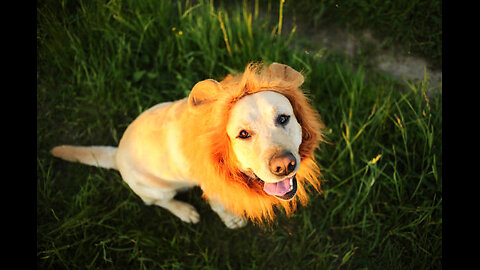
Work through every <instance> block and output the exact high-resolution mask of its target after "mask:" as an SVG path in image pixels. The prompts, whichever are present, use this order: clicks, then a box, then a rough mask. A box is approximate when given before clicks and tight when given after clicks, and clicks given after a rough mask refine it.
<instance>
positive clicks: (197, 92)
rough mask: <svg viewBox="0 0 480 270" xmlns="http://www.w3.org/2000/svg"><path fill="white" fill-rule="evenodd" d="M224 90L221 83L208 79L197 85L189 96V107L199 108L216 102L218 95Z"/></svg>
mask: <svg viewBox="0 0 480 270" xmlns="http://www.w3.org/2000/svg"><path fill="white" fill-rule="evenodd" d="M221 90H222V86H221V85H220V83H219V82H217V81H215V80H212V79H207V80H204V81H201V82H198V83H197V84H195V86H194V87H193V88H192V91H190V95H189V96H188V105H189V106H193V107H195V106H198V105H201V104H205V103H209V102H211V101H213V100H215V97H216V96H217V93H218V92H220V91H221Z"/></svg>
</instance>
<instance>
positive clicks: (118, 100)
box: [37, 0, 442, 269]
mask: <svg viewBox="0 0 480 270" xmlns="http://www.w3.org/2000/svg"><path fill="white" fill-rule="evenodd" d="M283 8H284V13H285V12H286V11H285V10H286V8H287V7H286V6H284V7H283ZM37 11H38V12H37V16H38V17H37V20H38V29H37V48H38V58H37V63H38V64H37V70H38V71H37V78H38V87H37V112H38V114H37V177H38V179H37V264H38V266H39V268H41V269H46V268H54V269H57V268H67V269H76V268H100V269H104V268H107V269H137V268H140V269H163V268H168V269H198V268H213V269H225V268H227V269H239V268H240V269H367V268H368V269H438V268H440V267H441V264H442V263H441V259H442V252H441V251H442V173H441V172H442V144H441V142H442V130H441V125H442V118H441V116H442V105H441V95H439V94H435V93H434V94H432V95H428V96H427V95H426V92H427V91H428V90H430V87H429V80H428V76H427V77H426V78H425V79H424V80H423V81H422V82H419V83H413V82H412V83H410V84H409V85H405V84H402V83H399V82H396V81H395V80H394V79H393V78H391V77H388V76H385V75H382V74H377V73H374V72H372V71H371V70H369V69H367V68H366V67H363V66H362V65H356V64H355V65H353V64H352V63H350V62H348V60H346V58H343V57H341V56H339V55H337V54H330V53H329V52H325V51H324V50H322V51H321V52H322V53H316V54H315V53H311V54H306V53H305V51H304V50H300V49H297V44H296V43H295V42H296V35H295V33H294V32H289V31H288V29H286V28H283V29H282V30H281V31H282V35H278V30H279V23H278V13H275V14H272V16H268V17H262V16H256V12H255V9H249V8H247V6H246V5H243V6H240V8H238V9H232V10H226V9H223V8H215V7H214V6H213V5H212V4H211V3H210V2H207V1H200V2H193V3H191V2H189V1H186V2H182V4H181V3H180V2H173V3H171V2H170V1H149V0H146V1H118V0H116V1H110V2H105V1H58V2H52V1H41V2H40V3H39V4H38V10H37ZM219 16H221V21H220V20H219ZM283 16H284V17H285V16H287V15H286V13H285V14H283ZM227 43H228V47H227ZM253 60H264V61H276V62H281V63H285V64H288V65H290V66H292V67H293V68H295V69H297V70H302V71H303V72H304V74H305V76H306V81H305V84H304V85H303V88H304V89H305V91H306V92H307V93H308V95H309V96H310V97H311V99H312V103H313V105H314V106H315V107H316V109H317V110H318V111H319V112H320V114H321V115H322V118H323V120H324V122H325V124H326V126H327V129H326V135H327V136H326V138H327V140H328V141H329V143H328V144H322V146H321V151H319V152H317V158H318V163H319V165H320V167H321V168H322V172H323V179H324V180H325V182H324V183H323V191H324V192H323V194H321V195H320V194H312V196H311V202H310V204H309V205H308V206H307V207H301V208H300V209H299V210H298V211H297V212H296V214H295V215H294V216H293V217H291V218H287V217H285V215H283V214H282V213H279V218H278V220H277V221H276V223H275V224H273V225H272V226H270V227H261V226H254V225H252V224H249V225H248V226H247V227H245V228H243V229H240V230H229V229H227V228H226V227H225V226H224V225H223V223H222V222H221V221H220V219H219V218H218V217H217V216H216V214H215V213H214V212H213V211H211V210H210V208H209V206H208V205H207V204H206V203H205V202H204V201H202V199H201V198H200V196H201V191H200V190H199V189H198V188H195V189H193V190H191V191H188V192H186V193H182V194H180V195H179V198H180V199H181V200H185V201H188V202H190V203H192V204H193V205H194V206H195V207H196V208H197V209H198V211H199V213H200V215H201V221H200V223H198V224H196V225H190V224H185V223H182V222H181V221H180V220H178V219H177V218H176V217H174V216H173V215H171V214H170V213H169V212H167V211H166V210H163V209H161V208H158V207H153V206H145V205H144V204H143V203H142V201H141V200H140V199H139V198H138V197H137V196H136V195H135V194H134V193H133V192H132V191H130V190H129V188H128V186H127V185H126V184H124V183H123V182H122V179H121V177H120V175H119V173H118V172H116V171H114V170H104V169H99V168H95V167H89V166H84V165H80V164H76V163H68V162H65V161H61V160H58V159H54V158H53V157H51V156H50V155H49V153H48V151H49V150H50V149H51V147H53V146H55V145H58V144H81V145H93V144H96V145H116V144H117V143H118V141H119V139H120V138H121V136H122V133H123V132H124V130H125V128H126V127H127V125H128V124H129V123H130V122H131V121H132V120H133V119H135V117H136V116H137V115H138V114H139V113H140V112H142V111H144V110H145V109H147V108H149V107H150V106H153V105H155V104H157V103H159V102H162V101H167V100H175V99H178V98H182V97H184V96H186V95H187V94H188V92H189V90H190V89H191V87H192V86H193V85H194V84H195V83H196V82H197V81H199V80H202V79H205V78H214V79H217V80H220V79H221V78H222V77H223V76H225V75H227V74H228V73H230V72H233V71H241V70H242V69H243V68H244V67H245V65H246V64H247V62H249V61H253ZM380 155H381V156H380ZM376 158H377V159H376Z"/></svg>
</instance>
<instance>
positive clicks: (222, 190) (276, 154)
mask: <svg viewBox="0 0 480 270" xmlns="http://www.w3.org/2000/svg"><path fill="white" fill-rule="evenodd" d="M303 82H304V77H303V75H302V74H301V73H300V72H298V71H296V70H294V69H293V68H291V67H289V66H287V65H284V64H279V63H272V64H270V65H268V66H267V65H266V64H264V63H250V64H248V65H247V67H246V69H245V70H244V72H243V73H240V74H236V75H232V74H230V75H227V76H226V77H225V78H224V79H223V80H222V81H220V82H218V81H216V80H213V79H207V80H204V81H200V82H198V83H197V84H196V85H195V86H194V87H193V88H192V90H191V92H190V94H189V96H188V97H186V98H184V99H181V100H177V101H174V102H165V103H160V104H158V105H155V106H153V107H152V108H150V109H148V110H146V111H145V112H143V113H141V114H140V115H139V116H138V118H136V119H135V120H134V121H133V122H132V123H131V124H130V125H129V126H128V127H127V129H126V130H125V132H124V134H123V137H122V138H121V140H120V143H119V145H118V147H112V146H88V147H83V146H70V145H61V146H57V147H54V148H53V149H52V150H51V154H52V155H53V156H55V157H59V158H62V159H65V160H67V161H72V162H80V163H84V164H87V165H92V166H98V167H103V168H110V169H116V170H118V171H119V172H120V174H121V176H122V179H123V180H124V181H125V182H126V183H127V184H128V186H129V187H130V188H131V189H132V190H133V191H134V192H135V193H136V194H137V195H138V196H139V197H140V198H141V199H142V200H143V202H144V203H145V204H147V205H157V206H160V207H163V208H165V209H167V210H168V211H170V212H171V213H172V214H174V215H175V216H177V217H178V218H180V219H181V220H182V221H184V222H188V223H197V222H199V220H200V217H199V214H198V212H197V211H196V210H195V208H194V207H193V206H192V205H190V204H188V203H185V202H182V201H179V200H176V199H174V196H175V195H176V194H177V192H179V191H182V190H185V189H187V188H190V187H193V186H196V185H198V186H200V188H201V189H202V192H203V195H202V197H203V198H204V199H206V200H207V201H208V202H209V204H210V206H211V208H212V210H214V211H215V212H216V213H217V214H218V216H219V217H220V219H221V220H222V221H223V222H224V224H225V225H226V226H227V227H228V228H231V229H235V228H241V227H243V226H245V225H246V224H247V221H248V220H251V221H252V222H255V223H263V222H268V221H273V220H274V218H275V215H276V214H275V209H276V208H280V209H284V210H285V212H286V214H287V215H288V216H289V215H290V214H291V213H293V211H294V210H295V209H296V208H297V202H300V204H302V205H306V204H307V202H308V197H307V189H306V187H307V184H308V185H310V186H312V187H313V188H314V189H316V190H317V191H318V192H321V189H320V181H319V180H318V177H319V176H320V169H319V167H318V166H317V164H316V161H315V156H314V152H315V150H316V149H317V148H319V144H320V143H321V142H322V141H323V135H322V130H323V129H324V124H323V122H322V121H321V119H320V115H319V114H318V113H317V112H316V111H315V109H314V108H313V107H312V106H311V105H310V103H309V101H308V99H307V97H306V96H305V95H304V93H303V92H302V90H300V88H299V87H300V86H301V85H302V84H303Z"/></svg>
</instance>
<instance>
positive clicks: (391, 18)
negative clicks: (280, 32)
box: [286, 0, 442, 69]
mask: <svg viewBox="0 0 480 270" xmlns="http://www.w3.org/2000/svg"><path fill="white" fill-rule="evenodd" d="M286 10H287V11H288V12H289V14H290V15H291V16H295V17H296V18H297V20H298V21H302V22H303V23H305V24H306V26H308V28H313V29H322V28H325V27H332V26H337V27H341V28H346V29H347V30H349V31H350V32H351V33H356V32H357V31H358V30H367V29H368V30H370V31H372V32H373V34H374V36H375V37H376V38H377V39H378V40H379V41H380V42H381V43H382V46H383V47H384V48H393V47H396V48H397V51H399V50H398V49H400V51H402V50H403V51H404V53H408V54H412V55H419V56H422V57H425V58H426V59H427V60H428V61H429V63H430V65H431V66H432V67H433V68H435V69H441V68H442V1H441V0H427V1H425V0H414V1H403V0H371V1H336V0H327V1H316V0H303V1H287V8H286Z"/></svg>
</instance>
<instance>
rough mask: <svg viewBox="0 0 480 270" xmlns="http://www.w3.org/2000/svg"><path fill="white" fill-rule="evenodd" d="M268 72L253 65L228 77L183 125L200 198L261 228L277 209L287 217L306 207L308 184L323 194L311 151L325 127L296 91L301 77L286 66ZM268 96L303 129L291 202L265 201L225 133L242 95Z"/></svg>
mask: <svg viewBox="0 0 480 270" xmlns="http://www.w3.org/2000/svg"><path fill="white" fill-rule="evenodd" d="M272 66H273V64H272ZM272 66H270V67H265V66H264V65H263V64H252V63H251V64H249V65H248V66H247V67H246V69H245V71H244V73H242V74H238V75H235V76H232V75H228V76H227V77H226V78H225V79H224V80H222V81H221V82H220V85H221V89H220V91H218V92H217V93H215V94H214V95H213V100H212V102H209V103H208V104H205V105H201V106H198V108H194V109H192V108H189V109H191V113H190V114H188V115H189V116H188V119H185V121H184V122H186V123H185V127H184V128H185V129H184V134H185V136H184V141H183V145H184V146H185V148H184V150H185V151H186V156H187V157H188V158H189V159H190V160H189V161H190V164H191V167H190V170H191V173H192V175H195V176H196V179H195V180H197V181H198V182H199V185H200V186H201V188H202V190H203V197H204V198H206V199H209V198H215V199H217V200H219V201H220V202H221V203H222V204H223V205H224V206H225V208H226V209H227V210H229V211H231V212H232V213H234V214H236V215H239V216H243V217H246V218H249V219H250V220H252V221H254V222H260V223H261V222H263V221H272V220H273V219H274V217H275V212H274V208H275V207H278V208H283V209H284V210H285V212H286V214H287V215H290V214H291V213H292V212H293V211H294V210H295V209H296V207H297V201H299V202H300V204H302V205H305V204H306V203H307V202H308V196H307V192H306V189H305V186H306V185H305V184H306V183H308V184H310V185H311V186H313V187H314V188H315V189H316V190H317V191H318V192H320V191H321V190H320V182H319V181H318V179H317V178H318V176H319V175H320V169H319V168H318V166H317V164H316V162H315V156H314V151H315V149H316V148H318V147H319V143H320V141H322V133H321V130H322V129H323V127H324V126H323V123H322V122H321V120H320V116H319V115H318V113H317V112H316V111H315V110H314V109H313V107H312V106H311V105H310V104H309V102H308V100H307V98H306V97H305V95H304V94H303V92H302V91H301V90H300V89H299V86H300V85H301V84H302V83H303V76H301V75H300V73H298V72H296V71H294V70H293V69H291V68H290V67H288V66H285V65H279V64H276V66H275V67H277V68H276V69H273V68H271V67H272ZM279 66H281V67H282V69H281V70H279ZM283 68H284V69H283ZM287 68H288V69H289V70H287ZM289 72H290V73H289ZM291 72H295V73H297V74H298V75H299V76H300V77H301V79H300V80H298V79H296V78H292V76H290V75H289V74H291ZM267 90H268V91H275V92H278V93H280V94H282V95H284V96H285V97H287V98H288V100H289V101H290V103H291V104H292V107H293V111H294V113H295V117H296V118H297V120H298V122H299V124H300V125H301V126H302V143H301V145H300V150H299V154H300V157H301V163H300V168H299V170H298V172H297V174H296V179H297V194H296V196H295V198H294V199H293V200H291V201H282V200H279V199H277V198H276V197H274V196H271V195H268V194H267V193H265V192H264V191H263V186H262V184H261V183H259V182H258V181H257V180H254V179H251V178H249V177H248V176H246V175H245V174H244V173H242V172H241V171H240V170H239V169H238V166H237V164H238V162H237V160H236V157H235V154H234V153H233V149H232V147H231V144H230V139H229V137H228V136H227V132H226V126H227V123H228V118H229V114H230V110H231V108H232V106H233V105H234V104H235V102H236V101H238V100H239V99H241V98H242V97H244V96H246V95H251V94H254V93H257V92H261V91H267Z"/></svg>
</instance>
